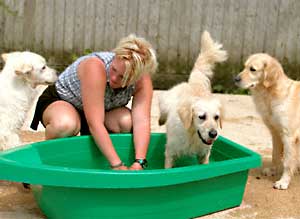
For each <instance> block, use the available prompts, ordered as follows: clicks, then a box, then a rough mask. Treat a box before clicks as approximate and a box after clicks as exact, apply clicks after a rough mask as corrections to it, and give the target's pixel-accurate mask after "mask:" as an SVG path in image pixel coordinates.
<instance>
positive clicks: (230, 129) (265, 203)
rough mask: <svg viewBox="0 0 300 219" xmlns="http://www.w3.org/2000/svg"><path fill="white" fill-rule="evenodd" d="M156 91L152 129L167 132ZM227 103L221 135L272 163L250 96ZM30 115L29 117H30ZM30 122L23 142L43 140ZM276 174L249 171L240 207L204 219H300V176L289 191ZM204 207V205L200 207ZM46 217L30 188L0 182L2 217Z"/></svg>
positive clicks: (225, 100) (265, 133)
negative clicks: (160, 121)
mask: <svg viewBox="0 0 300 219" xmlns="http://www.w3.org/2000/svg"><path fill="white" fill-rule="evenodd" d="M159 92H161V91H155V95H154V100H153V110H152V126H151V129H152V131H153V132H164V131H165V127H164V126H162V127H159V126H158V124H157V118H158V108H157V98H156V97H157V95H158V94H159ZM216 96H218V97H219V98H220V99H221V100H222V101H223V103H224V106H225V118H224V121H223V129H222V135H223V136H225V137H227V138H229V139H231V140H233V141H235V142H237V143H239V144H241V145H244V146H246V147H248V148H250V149H252V150H254V151H256V152H258V153H259V154H261V155H262V158H263V165H264V166H268V165H270V161H271V137H270V134H269V132H268V130H267V129H266V127H265V126H264V125H263V123H262V121H261V119H260V118H259V116H258V114H257V113H256V111H255V108H254V105H253V103H252V100H251V97H249V96H240V95H216ZM29 118H30V116H29ZM27 127H28V122H27V123H25V127H24V128H23V131H22V133H21V137H22V139H23V141H24V143H29V142H36V141H42V140H44V132H43V129H42V128H40V129H39V132H32V131H30V130H28V128H27ZM278 177H279V176H276V177H265V176H262V175H261V174H260V169H253V170H250V173H249V177H248V182H247V185H246V189H245V194H244V198H243V202H242V204H241V206H239V207H236V208H233V209H229V210H224V211H221V212H217V213H214V214H211V215H207V216H203V217H199V218H201V219H237V218H243V219H248V218H249V219H269V218H270V219H300V207H299V206H300V179H299V174H297V175H296V176H295V177H294V178H293V180H292V182H291V184H290V188H289V189H288V190H285V191H283V190H275V189H273V188H272V185H273V183H274V182H275V181H276V180H277V179H278ZM199 207H201V206H199ZM38 218H39V219H40V218H45V217H44V216H43V214H42V213H41V212H40V210H39V208H38V206H37V205H36V202H35V200H34V199H33V196H32V194H31V192H30V191H28V190H25V189H23V188H22V186H20V185H19V184H17V183H13V182H6V181H0V219H38Z"/></svg>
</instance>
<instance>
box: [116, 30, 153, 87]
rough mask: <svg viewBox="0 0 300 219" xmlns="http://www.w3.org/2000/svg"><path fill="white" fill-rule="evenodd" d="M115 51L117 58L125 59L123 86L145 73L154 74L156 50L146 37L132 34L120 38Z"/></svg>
mask: <svg viewBox="0 0 300 219" xmlns="http://www.w3.org/2000/svg"><path fill="white" fill-rule="evenodd" d="M113 52H115V54H116V57H117V58H121V59H122V60H124V61H125V66H126V70H125V73H124V77H123V81H122V87H124V86H126V85H129V84H133V83H135V82H136V81H137V80H138V79H139V78H140V76H141V75H142V74H144V73H149V74H153V73H155V71H156V68H157V60H156V54H155V51H154V49H153V48H152V45H151V44H150V43H149V42H148V41H146V40H145V39H144V38H141V37H137V36H136V35H134V34H130V35H129V36H127V37H124V38H122V39H121V40H120V42H119V43H118V45H117V47H116V48H115V49H114V50H113Z"/></svg>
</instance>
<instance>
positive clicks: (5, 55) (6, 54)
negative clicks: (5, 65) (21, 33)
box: [1, 53, 8, 62]
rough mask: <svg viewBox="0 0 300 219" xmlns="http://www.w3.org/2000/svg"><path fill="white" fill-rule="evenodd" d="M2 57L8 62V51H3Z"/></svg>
mask: <svg viewBox="0 0 300 219" xmlns="http://www.w3.org/2000/svg"><path fill="white" fill-rule="evenodd" d="M1 58H2V59H3V61H4V62H6V61H7V58H8V53H2V54H1Z"/></svg>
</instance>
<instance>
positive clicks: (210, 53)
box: [193, 31, 227, 79]
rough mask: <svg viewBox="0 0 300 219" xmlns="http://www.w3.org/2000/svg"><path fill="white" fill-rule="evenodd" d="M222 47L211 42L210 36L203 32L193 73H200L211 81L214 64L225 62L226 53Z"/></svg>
mask: <svg viewBox="0 0 300 219" xmlns="http://www.w3.org/2000/svg"><path fill="white" fill-rule="evenodd" d="M222 47H223V46H222V44H220V43H218V42H215V41H213V39H212V38H211V36H210V34H209V33H208V32H207V31H204V32H203V34H202V37H201V52H200V54H199V56H198V58H197V60H196V62H195V65H194V68H193V71H200V72H201V73H203V74H205V75H206V76H207V77H208V78H210V79H211V78H212V76H213V69H214V66H215V64H216V63H220V62H224V61H226V60H227V52H226V51H225V50H223V49H222Z"/></svg>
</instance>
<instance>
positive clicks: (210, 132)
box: [208, 129, 218, 138]
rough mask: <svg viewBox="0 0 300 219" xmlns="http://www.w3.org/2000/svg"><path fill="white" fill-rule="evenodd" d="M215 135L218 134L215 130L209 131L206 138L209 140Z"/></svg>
mask: <svg viewBox="0 0 300 219" xmlns="http://www.w3.org/2000/svg"><path fill="white" fill-rule="evenodd" d="M217 135H218V132H217V130H215V129H211V130H210V131H209V132H208V136H209V137H210V138H215V137H216V136H217Z"/></svg>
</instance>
